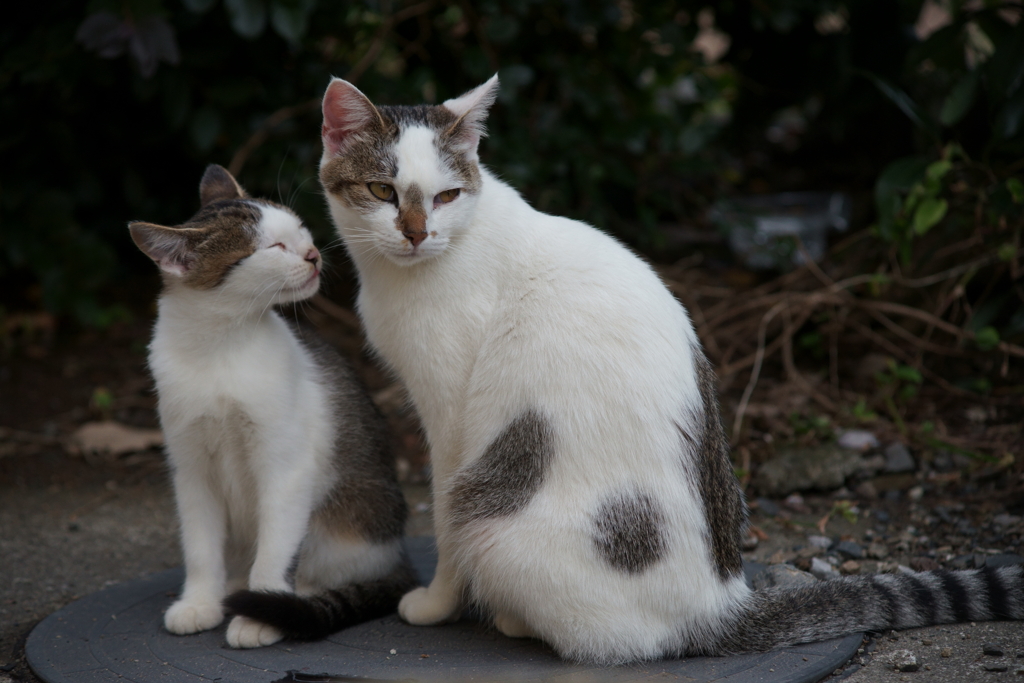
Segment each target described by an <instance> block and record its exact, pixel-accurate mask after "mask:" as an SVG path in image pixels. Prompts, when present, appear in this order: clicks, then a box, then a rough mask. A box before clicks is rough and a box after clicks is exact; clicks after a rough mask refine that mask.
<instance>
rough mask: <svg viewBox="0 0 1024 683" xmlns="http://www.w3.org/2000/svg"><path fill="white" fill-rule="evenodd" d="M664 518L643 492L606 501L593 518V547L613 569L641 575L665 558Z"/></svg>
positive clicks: (652, 500) (631, 493) (655, 503)
mask: <svg viewBox="0 0 1024 683" xmlns="http://www.w3.org/2000/svg"><path fill="white" fill-rule="evenodd" d="M663 523H664V516H663V515H662V513H661V509H660V508H659V507H658V504H657V501H655V500H654V498H652V497H651V496H650V495H648V494H647V493H643V492H630V493H626V494H622V495H617V496H614V497H612V498H609V499H607V500H605V501H604V502H603V503H602V504H601V507H600V508H598V511H597V514H596V515H595V516H594V545H595V546H597V550H598V552H599V553H600V554H601V557H602V558H603V559H604V560H605V562H607V563H608V564H609V565H611V566H612V567H613V568H615V569H617V570H619V571H621V572H625V573H627V574H639V573H640V572H642V571H644V570H645V569H647V568H648V567H650V566H651V565H653V564H654V563H655V562H657V561H658V560H660V559H661V558H662V557H663V556H664V555H665V538H664V535H663V533H662V525H663Z"/></svg>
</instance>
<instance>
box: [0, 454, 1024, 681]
mask: <svg viewBox="0 0 1024 683" xmlns="http://www.w3.org/2000/svg"><path fill="white" fill-rule="evenodd" d="M19 460H23V462H21V463H19V462H18V461H19ZM0 462H2V463H3V468H2V475H3V476H2V477H0V529H2V534H0V556H2V557H3V558H4V562H3V564H2V565H0V683H8V681H33V682H34V681H36V680H37V679H36V678H35V677H34V676H33V675H32V673H31V672H30V671H29V670H28V668H27V666H26V664H25V660H24V643H25V638H26V637H27V635H28V633H29V631H31V629H32V627H33V626H34V625H35V624H36V623H38V621H39V620H40V619H42V618H43V617H45V616H46V615H47V614H49V613H51V612H53V611H54V610H56V609H59V608H60V607H62V606H64V605H66V604H68V603H69V602H71V601H72V600H74V599H76V598H77V597H80V596H83V595H86V594H88V593H91V592H93V591H96V590H99V589H100V588H103V587H104V586H106V585H108V584H110V583H112V582H116V581H125V580H130V579H134V578H138V577H141V576H145V575H147V574H150V573H152V572H156V571H160V570H163V569H166V568H168V567H173V566H176V565H178V564H180V561H181V560H180V553H179V550H178V546H177V537H176V533H177V532H176V522H175V518H174V508H173V502H172V499H171V493H170V487H169V485H168V483H167V481H166V479H165V476H164V474H163V469H162V466H161V465H160V461H159V458H158V456H156V455H155V454H154V455H152V456H151V457H149V458H144V459H141V460H136V461H134V462H133V464H132V465H124V464H120V465H117V464H113V465H112V464H109V463H107V464H99V465H97V464H92V465H89V464H86V463H85V462H83V461H82V460H80V459H74V458H69V457H67V456H66V455H64V454H62V453H60V452H53V453H47V452H43V453H36V454H33V455H30V456H26V457H25V458H11V457H8V458H5V459H3V460H0ZM55 473H57V474H58V475H59V476H56V475H55ZM55 476H56V480H57V481H58V483H54V481H55ZM405 491H406V496H407V498H408V499H409V501H410V508H411V510H412V515H411V519H410V522H409V532H410V533H411V534H414V535H420V534H429V533H431V530H432V525H431V522H430V512H429V495H428V492H427V490H426V487H425V486H424V485H423V484H411V485H407V486H406V487H405ZM803 504H804V505H805V506H806V510H808V511H807V512H795V511H794V512H792V513H788V512H787V508H786V507H785V505H779V508H780V512H779V514H777V515H774V516H772V515H767V514H765V513H764V512H763V511H760V510H755V512H754V517H753V521H754V523H755V525H757V526H758V528H759V529H760V530H762V531H763V533H764V535H766V536H767V538H766V539H765V540H762V541H761V542H760V543H759V544H758V547H757V548H756V549H754V550H752V551H750V552H748V553H747V557H748V559H752V560H757V561H761V562H765V561H771V560H772V559H775V560H780V559H786V558H790V557H791V556H792V559H793V561H794V562H796V563H801V562H802V561H803V560H805V559H807V558H806V557H801V554H802V555H804V556H811V557H812V559H813V557H818V558H819V559H821V558H827V557H829V555H830V551H828V550H825V549H821V551H820V552H819V551H818V550H814V551H809V550H807V548H808V547H810V546H809V543H808V540H807V538H808V535H817V534H818V530H817V529H815V528H814V522H815V520H816V519H820V515H819V511H820V509H822V508H824V507H826V506H828V505H829V504H830V499H828V498H824V497H822V498H808V499H807V500H805V501H804V502H803ZM910 518H911V512H910V511H904V512H903V513H900V511H899V510H896V509H894V510H893V515H892V519H899V520H909V519H910ZM954 524H955V522H954ZM879 525H880V523H879V522H877V518H875V519H874V521H872V516H871V515H861V516H860V517H859V518H858V520H857V521H856V522H851V521H849V520H847V519H843V518H842V517H839V518H837V519H835V520H832V521H830V522H829V524H828V527H827V530H826V533H827V535H828V536H829V537H832V538H833V540H835V539H841V538H847V539H857V541H856V542H858V543H861V542H863V541H864V538H865V534H867V533H868V532H869V531H870V532H871V533H872V534H874V535H875V538H876V539H877V538H879V537H880V536H881V535H882V533H883V532H879V531H876V528H877V527H878V526H879ZM888 526H889V525H886V526H885V528H886V529H888ZM982 528H984V527H982ZM886 535H888V534H887V532H886ZM892 538H893V539H894V543H893V546H894V547H896V548H898V547H900V546H899V544H900V542H901V541H900V540H899V534H893V535H892ZM1014 538H1016V537H1014ZM797 548H798V549H797ZM795 549H796V550H795ZM831 554H832V555H834V554H835V552H834V551H832V553H831ZM947 554H948V553H947ZM892 557H893V558H894V559H893V561H897V562H903V561H909V559H907V557H906V556H905V555H900V554H899V551H898V550H897V552H896V554H894V555H893V556H892ZM868 563H869V561H865V562H864V564H868ZM895 638H896V639H895V640H894V639H892V638H891V637H890V636H889V635H883V636H878V637H874V638H871V639H867V640H866V643H865V647H864V652H863V653H862V654H861V655H859V656H858V657H857V658H856V659H855V660H854V662H852V663H851V664H849V665H848V666H846V667H844V668H843V669H842V670H840V671H839V672H837V673H835V674H833V676H832V680H840V679H841V680H846V681H850V682H851V683H890V682H895V681H915V680H920V681H940V682H945V681H950V682H952V681H974V680H985V681H987V680H992V681H999V680H1010V679H1011V678H1012V679H1013V680H1021V679H1020V678H1019V677H1018V676H1020V675H1021V674H1018V673H1017V671H1019V670H1022V669H1024V658H1018V657H1017V655H1018V653H1021V654H1024V627H1022V625H1021V624H1019V623H992V624H990V623H980V624H964V625H957V626H947V627H934V628H926V629H916V630H913V631H907V632H903V633H900V634H897V635H896V636H895ZM986 643H993V644H997V645H998V646H999V647H1001V648H1002V650H1003V651H1004V654H1003V655H1002V656H993V655H986V654H984V652H983V648H984V646H985V644H986ZM946 648H948V650H946ZM897 650H909V651H910V652H911V653H912V654H913V655H914V656H915V658H916V660H917V663H918V670H917V671H914V672H910V671H903V672H901V671H898V670H896V669H895V668H894V666H893V664H892V663H890V656H891V655H892V653H893V652H895V651H897ZM944 651H945V652H946V653H947V654H948V655H949V656H944ZM985 666H989V667H995V668H1001V667H1004V666H1005V667H1006V670H1005V671H988V670H985V668H984V667H985Z"/></svg>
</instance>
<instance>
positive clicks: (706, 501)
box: [677, 347, 747, 581]
mask: <svg viewBox="0 0 1024 683" xmlns="http://www.w3.org/2000/svg"><path fill="white" fill-rule="evenodd" d="M693 363H694V371H695V373H694V374H695V375H696V378H697V388H698V390H699V391H700V396H701V403H702V407H703V411H702V414H701V415H699V416H697V420H696V421H695V422H696V425H697V430H698V433H697V434H689V433H687V432H686V430H684V429H683V428H682V427H678V428H679V433H680V434H681V435H682V438H683V440H684V441H685V442H686V445H687V446H688V447H689V451H690V457H689V458H688V460H690V459H692V460H693V464H692V466H688V467H686V471H687V472H693V473H694V474H695V475H696V477H695V478H696V480H697V481H696V484H697V488H698V491H699V492H700V497H701V502H702V503H703V509H704V516H705V521H706V522H707V534H706V536H705V540H706V542H707V544H708V547H709V550H710V554H711V557H712V559H713V561H714V563H715V568H716V569H717V570H718V575H719V576H720V577H721V578H722V580H723V581H724V580H726V579H731V578H733V577H736V576H739V574H740V572H742V570H743V560H742V558H741V557H740V534H741V533H742V532H743V530H744V528H745V527H746V524H747V506H746V503H745V502H744V500H743V490H742V489H741V488H740V485H739V482H738V481H737V479H736V475H735V474H734V473H733V469H732V460H731V459H730V458H729V441H728V439H726V438H725V430H724V429H723V428H722V418H721V414H720V412H719V407H718V392H717V389H716V379H715V371H714V370H713V369H712V367H711V363H709V362H708V359H707V358H705V356H704V354H703V352H702V351H701V350H700V349H699V348H697V347H694V349H693ZM677 426H678V425H677ZM685 457H686V456H684V458H685Z"/></svg>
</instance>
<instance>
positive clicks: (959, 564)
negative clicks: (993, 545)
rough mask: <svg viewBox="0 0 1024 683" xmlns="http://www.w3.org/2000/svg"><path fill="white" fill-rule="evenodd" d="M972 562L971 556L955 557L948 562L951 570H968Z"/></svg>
mask: <svg viewBox="0 0 1024 683" xmlns="http://www.w3.org/2000/svg"><path fill="white" fill-rule="evenodd" d="M973 562H974V556H973V555H957V556H956V557H954V558H953V559H952V560H950V561H949V566H950V567H952V568H953V569H970V568H971V565H972V563H973Z"/></svg>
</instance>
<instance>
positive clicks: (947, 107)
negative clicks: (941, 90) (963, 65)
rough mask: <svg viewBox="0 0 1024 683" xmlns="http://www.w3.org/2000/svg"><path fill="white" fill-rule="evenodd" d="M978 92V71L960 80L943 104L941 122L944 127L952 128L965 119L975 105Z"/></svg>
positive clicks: (940, 114) (969, 73)
mask: <svg viewBox="0 0 1024 683" xmlns="http://www.w3.org/2000/svg"><path fill="white" fill-rule="evenodd" d="M977 92H978V71H977V69H975V70H974V71H971V72H968V74H967V75H966V76H964V77H963V78H962V79H960V82H959V83H957V84H956V85H955V86H954V87H953V90H952V91H951V92H950V93H949V95H948V96H947V97H946V101H945V102H943V103H942V111H940V112H939V122H940V123H941V124H942V125H943V126H952V125H953V124H955V123H957V122H958V121H959V120H960V119H962V118H963V117H964V114H966V113H967V112H968V111H970V109H971V105H973V104H974V98H975V95H976V94H977Z"/></svg>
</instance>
